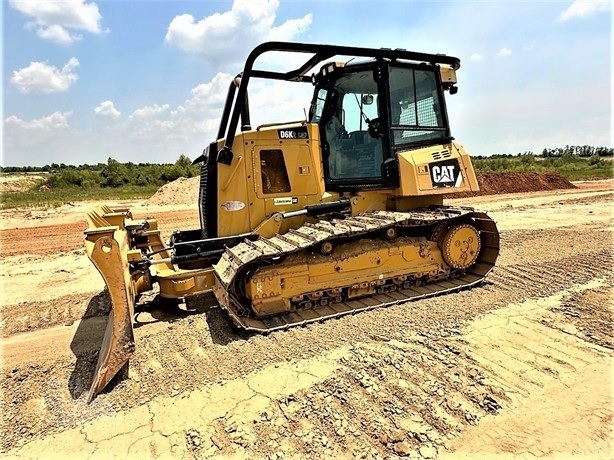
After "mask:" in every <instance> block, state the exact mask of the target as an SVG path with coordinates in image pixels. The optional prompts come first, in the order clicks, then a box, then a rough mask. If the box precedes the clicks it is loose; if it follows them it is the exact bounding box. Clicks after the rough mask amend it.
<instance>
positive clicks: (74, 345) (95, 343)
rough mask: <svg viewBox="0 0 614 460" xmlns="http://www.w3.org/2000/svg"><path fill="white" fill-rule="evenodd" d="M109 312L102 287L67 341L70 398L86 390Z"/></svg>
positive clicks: (91, 376) (89, 383)
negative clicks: (72, 360)
mask: <svg viewBox="0 0 614 460" xmlns="http://www.w3.org/2000/svg"><path fill="white" fill-rule="evenodd" d="M110 311H111V301H110V299H109V293H108V291H107V289H106V288H105V289H104V290H103V291H101V292H100V293H98V294H96V295H95V296H94V297H92V298H91V299H90V301H89V302H88V304H87V307H86V309H85V312H84V313H83V316H82V317H81V320H80V322H79V326H78V327H77V330H76V331H75V335H74V336H73V338H72V341H71V342H70V350H71V351H72V353H73V354H74V355H75V358H76V360H75V367H74V368H73V370H72V372H71V375H70V377H69V379H68V390H69V391H70V395H71V397H72V398H73V399H78V398H79V397H80V396H81V395H82V394H83V393H87V392H88V391H89V388H90V385H91V383H92V380H93V378H94V371H95V369H96V363H97V361H98V351H99V350H100V347H101V346H102V339H103V337H104V333H105V329H106V324H107V318H108V316H109V312H110Z"/></svg>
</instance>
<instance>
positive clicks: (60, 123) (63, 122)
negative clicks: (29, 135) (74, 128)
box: [4, 112, 72, 131]
mask: <svg viewBox="0 0 614 460" xmlns="http://www.w3.org/2000/svg"><path fill="white" fill-rule="evenodd" d="M71 114H72V112H53V113H52V114H51V115H47V116H46V117H42V118H37V119H35V120H31V121H27V120H22V119H21V118H19V117H17V116H15V115H11V116H10V117H8V118H5V120H4V122H5V123H6V124H7V125H13V126H15V127H18V128H21V129H24V130H38V131H50V130H53V129H63V128H70V125H69V124H68V117H70V115H71Z"/></svg>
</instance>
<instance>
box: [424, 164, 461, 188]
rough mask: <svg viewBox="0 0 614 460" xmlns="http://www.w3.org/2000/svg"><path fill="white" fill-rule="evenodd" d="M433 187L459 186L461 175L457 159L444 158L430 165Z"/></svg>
mask: <svg viewBox="0 0 614 460" xmlns="http://www.w3.org/2000/svg"><path fill="white" fill-rule="evenodd" d="M429 169H430V170H431V181H432V182H433V187H460V185H461V184H462V182H463V175H462V173H461V170H460V167H459V166H458V160H455V159H452V160H445V161H438V162H437V163H432V164H431V165H430V168H429Z"/></svg>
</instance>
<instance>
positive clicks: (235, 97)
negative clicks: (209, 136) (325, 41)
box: [216, 42, 460, 164]
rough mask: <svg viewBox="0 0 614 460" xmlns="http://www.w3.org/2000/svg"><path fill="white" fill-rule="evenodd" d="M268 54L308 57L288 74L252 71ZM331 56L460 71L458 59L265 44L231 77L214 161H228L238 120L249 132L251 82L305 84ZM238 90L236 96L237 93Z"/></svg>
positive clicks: (404, 52)
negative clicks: (260, 79) (399, 62)
mask: <svg viewBox="0 0 614 460" xmlns="http://www.w3.org/2000/svg"><path fill="white" fill-rule="evenodd" d="M271 51H278V52H288V53H311V54H313V56H311V57H310V58H309V59H308V60H307V61H305V63H304V64H303V65H301V66H300V67H298V68H297V69H294V70H291V71H288V72H275V71H270V70H260V69H254V63H255V62H256V59H257V58H258V57H260V56H261V55H263V54H264V53H268V52H271ZM334 56H354V57H365V58H373V59H388V60H391V61H396V60H407V61H414V62H417V63H420V62H425V63H429V64H447V65H450V66H451V67H452V68H454V69H458V68H459V67H460V59H459V58H456V57H453V56H446V55H445V54H430V53H421V52H415V51H407V50H405V49H394V50H393V49H388V48H379V49H378V48H362V47H354V46H337V45H320V44H312V43H289V42H266V43H262V44H261V45H258V46H257V47H256V48H254V49H253V50H252V52H251V53H250V54H249V56H248V57H247V60H246V61H245V66H244V68H243V72H241V73H240V74H239V75H237V76H236V77H235V79H234V80H233V81H232V83H231V84H230V87H229V89H228V95H227V97H226V103H225V105H224V111H223V112H222V118H221V120H220V126H219V129H218V133H217V139H218V140H219V139H225V142H224V146H223V147H222V148H221V149H220V151H219V152H218V153H217V158H216V160H217V161H218V162H220V163H223V164H230V163H231V161H232V156H233V154H232V144H233V142H234V137H235V132H236V130H237V125H238V123H239V118H241V130H249V129H251V125H250V113H249V101H248V97H247V87H248V85H249V80H250V79H251V78H263V79H269V80H284V81H295V82H303V83H309V82H311V81H312V79H311V76H308V75H307V73H308V72H309V71H310V70H312V69H313V68H314V67H316V66H317V65H319V64H321V63H323V62H324V61H327V60H330V59H331V58H333V57H334ZM237 88H238V92H237Z"/></svg>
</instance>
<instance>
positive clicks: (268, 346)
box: [0, 249, 612, 453]
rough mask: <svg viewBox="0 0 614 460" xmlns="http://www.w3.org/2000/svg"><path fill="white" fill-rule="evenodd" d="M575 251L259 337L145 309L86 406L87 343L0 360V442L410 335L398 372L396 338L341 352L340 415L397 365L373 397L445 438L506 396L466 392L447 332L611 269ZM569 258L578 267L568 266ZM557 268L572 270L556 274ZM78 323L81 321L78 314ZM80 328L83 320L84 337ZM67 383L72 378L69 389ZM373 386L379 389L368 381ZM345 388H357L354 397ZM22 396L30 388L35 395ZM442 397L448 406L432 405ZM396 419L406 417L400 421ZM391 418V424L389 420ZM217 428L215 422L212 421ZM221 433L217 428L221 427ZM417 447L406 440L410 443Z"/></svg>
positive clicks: (210, 315) (462, 366)
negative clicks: (147, 315) (128, 358)
mask: <svg viewBox="0 0 614 460" xmlns="http://www.w3.org/2000/svg"><path fill="white" fill-rule="evenodd" d="M572 252H573V251H572ZM573 254H574V255H572V256H569V255H568V257H562V258H560V259H559V261H558V262H552V261H545V262H544V263H536V262H531V263H530V264H525V265H522V264H514V265H512V266H508V265H506V264H505V263H503V264H502V266H500V267H498V268H497V269H496V270H495V272H494V273H493V276H492V277H490V278H489V279H491V281H490V282H487V283H486V284H485V285H484V286H483V287H480V288H477V289H473V290H468V291H461V292H458V293H455V294H451V295H447V296H442V297H438V298H433V299H425V300H421V301H417V302H413V303H408V304H404V305H399V306H394V307H390V308H387V309H381V310H375V311H372V312H368V313H363V314H361V315H357V316H354V317H348V318H340V319H337V320H333V321H328V322H324V323H322V324H314V325H311V326H309V327H305V328H298V329H292V330H289V331H285V332H276V333H272V334H270V335H268V336H257V335H251V334H246V333H243V332H238V331H235V330H233V329H231V327H230V325H229V321H228V319H227V317H226V316H225V315H224V314H223V312H221V311H219V310H217V309H215V310H209V311H207V312H205V314H202V315H194V316H186V315H176V316H174V317H173V316H172V315H168V313H167V318H166V319H160V318H163V316H158V318H156V315H159V313H158V312H155V311H154V312H152V313H151V314H152V317H151V320H152V321H153V323H152V324H150V325H147V326H145V327H139V328H137V329H136V341H137V353H136V354H135V356H134V359H133V360H132V362H131V374H130V379H129V380H124V381H122V382H120V383H119V384H118V385H117V386H115V388H114V389H112V391H111V392H110V393H105V394H102V395H100V396H99V397H98V399H97V400H96V402H95V403H94V404H92V405H90V406H87V405H85V401H84V397H85V395H84V393H86V391H87V389H88V386H89V384H90V381H91V373H92V371H93V368H94V366H95V362H96V359H97V351H96V350H95V349H90V350H80V351H78V352H77V356H76V359H77V362H76V363H75V361H74V359H72V358H71V357H70V356H58V357H57V359H56V360H54V361H50V362H45V363H42V364H41V363H32V362H30V363H28V362H24V363H21V364H20V363H13V364H12V365H11V366H10V368H7V367H3V369H2V380H1V387H0V388H1V389H2V393H3V395H7V396H6V401H5V407H6V408H7V410H6V411H5V412H4V413H3V420H2V422H3V423H2V424H3V430H4V431H5V433H6V435H5V437H4V440H3V441H2V444H0V445H1V446H2V447H3V448H4V449H7V448H8V446H10V445H15V443H18V442H19V443H23V442H25V441H26V440H27V439H29V438H33V437H40V436H41V434H42V433H45V432H48V431H54V430H57V429H59V428H61V427H66V426H75V425H78V424H79V423H81V422H82V421H83V420H85V419H90V418H94V417H97V416H100V415H101V414H103V413H106V412H108V411H121V410H126V409H128V408H131V407H135V406H136V405H140V404H144V403H146V402H147V401H150V400H151V399H153V398H155V397H157V396H160V395H168V396H174V395H177V394H180V393H181V392H183V391H185V390H186V389H192V388H201V387H202V386H203V382H209V384H210V383H216V382H217V383H220V382H223V381H227V380H232V379H237V378H241V377H242V376H244V375H247V374H250V373H252V372H254V371H257V370H258V369H261V368H262V367H263V366H270V365H274V364H275V363H279V362H285V361H292V360H296V359H310V358H314V357H317V356H319V355H322V354H325V353H328V352H330V351H331V350H334V349H336V348H337V347H339V346H340V344H344V343H355V342H356V341H361V342H364V341H369V340H372V341H374V342H376V343H377V342H380V341H384V342H391V343H393V344H395V343H396V342H394V341H395V340H396V341H399V342H402V343H405V344H409V347H410V348H409V349H408V350H406V351H405V352H404V354H403V353H401V354H402V355H404V358H403V361H402V362H399V363H397V364H398V365H399V366H400V369H397V367H395V364H394V362H393V361H391V363H390V364H389V365H385V366H384V365H383V364H382V363H385V359H389V358H390V356H391V355H392V354H396V355H399V353H400V351H399V346H396V348H395V346H391V349H390V350H388V351H387V352H386V353H387V354H386V353H384V354H383V355H382V356H379V355H378V356H377V357H376V358H375V359H374V363H375V364H373V363H372V362H371V361H365V362H362V361H360V360H359V359H360V358H359V357H357V358H356V359H358V360H359V361H352V360H350V361H349V362H348V363H347V365H348V366H349V367H350V368H351V369H354V370H353V371H352V372H349V373H348V375H347V376H346V377H335V382H337V381H340V382H342V385H345V386H346V387H347V390H345V391H343V392H344V393H345V394H346V395H347V398H346V399H347V400H348V401H347V403H348V404H350V406H349V409H348V411H349V412H347V413H348V414H352V410H353V411H355V412H356V413H363V414H364V417H365V419H367V418H368V417H366V414H367V413H368V412H364V411H366V410H367V406H365V401H367V402H368V401H370V399H369V398H367V397H366V396H364V395H363V394H362V393H361V392H359V391H358V389H359V387H360V388H362V389H363V390H361V391H367V390H366V389H367V388H370V387H373V385H370V384H369V382H375V383H377V382H378V379H380V377H381V376H380V377H378V375H379V374H377V373H378V372H379V370H384V371H385V373H386V374H387V375H396V374H395V372H399V374H398V378H396V379H397V380H399V381H407V382H409V385H410V386H409V387H407V388H403V384H399V383H398V382H397V383H396V384H395V385H397V386H399V385H400V386H399V388H397V386H395V387H391V391H392V390H394V391H392V393H394V394H396V395H397V396H395V398H399V399H398V400H394V399H392V400H390V401H389V400H388V399H382V400H380V399H377V400H376V402H377V404H378V405H381V407H382V409H381V410H382V411H384V408H385V407H388V406H390V407H391V408H396V409H395V410H401V408H403V407H406V408H407V407H408V408H411V410H412V411H413V412H415V413H413V412H412V413H409V412H407V414H405V413H403V414H396V415H403V416H404V417H405V418H409V420H410V421H412V420H414V421H415V419H417V418H421V420H423V421H424V422H425V423H426V424H427V425H428V426H430V427H432V428H431V429H430V431H433V430H434V431H433V433H435V432H436V433H438V434H437V436H438V438H433V439H430V438H428V436H427V434H428V431H429V430H426V431H427V433H426V434H425V433H422V434H424V436H426V437H427V438H428V439H429V443H430V444H428V445H427V447H428V448H430V449H436V447H437V446H439V444H437V442H436V439H441V442H443V443H445V439H443V436H442V434H443V433H447V432H454V430H457V429H458V426H457V425H459V424H460V426H463V425H465V424H469V423H474V422H477V420H479V419H480V418H482V417H483V416H484V415H485V414H486V413H490V412H492V411H493V410H494V409H493V408H496V407H499V406H500V405H501V404H503V402H502V401H504V400H505V398H504V395H503V394H502V393H501V392H500V391H499V390H498V389H497V388H499V387H500V386H499V387H495V386H493V387H492V389H488V391H487V392H486V393H485V394H486V395H487V396H488V398H486V397H482V396H480V395H481V393H480V394H474V393H473V392H472V391H473V390H471V389H467V388H468V387H469V386H468V383H467V382H469V380H467V379H471V381H473V380H475V379H476V376H477V375H479V373H478V374H476V375H473V374H474V373H475V372H473V371H471V369H470V367H471V366H472V365H474V361H475V360H474V361H471V360H469V361H467V360H468V359H469V354H468V353H467V352H463V353H465V354H462V353H457V351H452V350H456V349H458V348H459V347H460V345H459V343H455V342H454V340H452V339H453V338H454V337H457V336H459V334H460V329H461V327H462V325H463V324H465V323H466V322H468V321H470V320H472V319H473V318H475V317H476V316H477V315H480V314H483V313H485V312H488V311H490V310H492V309H493V308H498V307H503V306H506V305H508V303H509V302H515V301H521V300H523V299H525V298H539V297H543V296H547V295H551V294H552V293H554V292H558V291H561V290H565V289H567V288H568V287H569V286H570V285H571V284H578V283H580V284H581V283H587V282H589V281H590V280H591V279H593V278H594V277H595V276H601V277H604V276H609V274H610V273H609V269H608V267H611V265H612V254H611V253H610V252H609V251H608V250H605V249H602V250H596V251H594V252H590V253H581V254H577V253H575V252H573ZM569 267H577V268H576V269H575V270H574V271H573V272H572V273H569ZM523 271H526V272H528V273H530V274H531V276H529V277H526V276H517V277H516V280H517V281H516V282H515V283H514V284H515V286H514V288H513V289H510V288H509V283H508V282H507V281H506V280H507V277H508V276H509V275H508V274H511V273H516V274H518V273H522V272H523ZM565 273H568V274H569V276H564V274H565ZM533 279H540V280H541V282H540V283H534V282H532V280H533ZM82 324H84V325H85V326H86V325H87V322H84V323H82ZM85 326H84V327H85ZM87 333H88V331H87V328H86V327H85V329H84V330H83V331H81V335H83V334H87ZM73 340H76V338H75V339H73ZM421 341H422V342H424V343H421ZM416 344H419V345H420V347H422V348H420V349H419V350H416V349H415V348H411V347H417V346H418V345H416ZM425 344H428V346H426V345H425ZM434 344H436V345H434ZM371 345H372V343H371ZM450 345H452V348H450ZM369 346H370V345H369V343H367V344H366V345H364V346H362V345H361V346H359V347H358V348H357V350H358V351H357V352H356V353H363V352H364V353H367V352H366V351H364V350H368V347H369ZM403 346H405V345H400V347H401V348H402V347H403ZM429 346H435V348H434V349H433V350H434V351H432V352H429V351H428V349H424V348H425V347H426V348H428V347H429ZM365 347H366V348H365ZM455 347H456V348H455ZM361 350H362V351H361ZM378 353H379V352H378ZM357 356H358V355H357ZM386 356H388V358H386ZM390 359H392V358H390ZM395 359H396V358H395ZM352 362H354V364H352ZM420 362H425V363H426V364H425V365H427V369H421V368H420ZM475 362H477V361H475ZM451 363H452V364H453V365H454V366H456V367H458V372H457V373H456V374H458V375H459V376H461V377H458V376H457V378H458V379H460V380H459V381H457V380H455V379H452V376H453V375H455V373H454V372H450V369H452V367H449V366H450V365H451ZM372 364H373V365H372ZM352 366H354V367H352ZM369 366H371V367H369ZM416 366H418V367H416ZM359 368H360V369H363V371H361V372H360V375H361V376H358V373H359V372H358V371H357V369H359ZM482 368H483V366H478V371H479V372H482V371H481V369H482ZM393 369H396V371H394V370H393ZM446 369H447V370H446ZM344 379H345V380H344ZM416 379H417V380H416ZM395 381H396V380H395ZM439 381H441V382H443V383H441V384H439V383H438V382H439ZM66 382H69V385H68V386H67V385H66ZM169 382H170V384H169ZM331 385H332V383H331ZM378 385H379V384H378ZM318 388H319V387H318ZM326 388H327V387H321V388H319V389H316V390H317V391H318V392H320V393H321V392H322V391H324V390H325V389H326ZM331 388H332V387H331ZM440 390H441V391H443V392H444V393H445V394H448V393H450V392H452V393H453V392H457V393H459V394H458V398H459V401H457V402H454V401H452V402H450V407H452V408H450V407H448V406H446V407H448V408H447V409H444V412H445V413H446V414H448V415H444V414H443V413H442V414H440V413H439V411H440V409H441V406H437V405H436V404H434V403H432V402H431V399H430V398H427V397H426V395H430V396H432V393H433V391H434V392H435V394H437V395H439V393H440V392H441V391H440ZM374 392H375V393H376V394H377V393H378V392H377V391H376V390H374ZM414 392H418V393H417V394H419V395H421V396H420V397H418V396H415V395H414ZM354 393H355V394H357V395H359V396H357V397H356V400H355V401H354V402H353V403H352V402H351V401H353V399H352V398H354V396H352V395H353V394H354ZM385 393H386V395H387V396H386V398H390V396H389V395H390V394H391V392H389V391H386V392H385ZM367 394H369V393H368V392H367ZM454 394H456V393H454ZM28 395H38V396H37V397H36V398H33V397H32V396H28ZM331 397H335V396H331ZM377 398H383V396H378V397H377ZM412 398H413V399H412ZM489 398H492V399H493V400H494V401H495V402H492V401H491V399H489ZM502 398H503V399H502ZM374 401H375V400H374ZM467 401H469V402H471V404H469V402H467ZM372 402H373V401H372ZM440 402H441V401H440ZM457 403H458V404H460V405H458V404H457ZM351 404H355V405H356V407H354V408H353V409H352V406H351ZM441 404H448V403H446V402H441ZM421 405H423V406H424V407H426V408H428V414H427V413H426V412H424V413H423V412H421V410H420V407H421ZM323 407H324V406H323ZM438 407H439V409H438ZM459 408H463V409H462V410H461V409H459ZM323 410H325V409H323ZM344 410H346V409H344ZM386 410H388V409H386ZM404 410H406V409H404ZM458 410H460V412H458ZM361 411H362V412H361ZM390 411H392V409H390ZM316 412H317V411H316ZM393 412H394V411H392V412H390V413H393ZM466 414H469V415H466ZM429 417H430V418H429ZM463 417H464V421H463ZM391 420H392V419H391ZM453 422H454V423H453ZM314 423H315V422H314ZM318 423H324V422H318ZM327 423H328V422H327ZM331 423H332V422H331ZM387 423H388V422H387ZM390 423H392V422H390ZM399 423H401V422H399ZM402 423H407V424H409V423H410V422H409V421H407V420H406V421H405V422H402ZM420 423H423V422H420ZM325 426H327V425H323V428H324V427H325ZM390 426H396V425H395V424H394V423H393V424H392V425H390ZM352 427H355V428H356V429H357V430H358V431H359V432H366V433H369V437H367V438H366V439H370V440H371V441H369V446H371V447H369V446H367V445H364V446H362V445H361V446H360V447H361V448H362V447H365V448H366V447H369V448H374V447H373V445H374V444H373V443H375V440H378V442H380V443H381V440H379V434H380V432H381V429H380V428H378V426H377V423H376V422H375V421H369V422H368V426H362V425H361V426H354V425H352ZM218 428H219V430H222V427H221V426H220V427H218ZM323 428H322V429H323ZM225 429H226V428H224V430H225ZM263 429H264V428H263ZM420 429H423V428H420ZM225 432H226V431H225ZM221 433H222V432H221V431H220V435H221ZM226 433H228V432H226ZM386 436H389V438H387V439H390V440H391V441H390V442H389V443H384V445H386V446H387V445H388V444H391V449H393V450H394V449H397V450H398V449H405V446H397V444H398V441H394V439H397V438H398V437H399V436H397V435H395V434H394V433H388V434H386ZM335 439H336V438H335ZM420 439H422V438H420ZM337 441H338V442H339V443H341V440H340V439H339V440H337V439H336V441H335V443H332V444H335V445H336V443H337ZM321 442H325V441H323V440H322V441H321ZM328 442H329V443H330V442H331V441H330V440H329V441H328ZM424 442H426V441H424ZM433 443H434V444H433ZM339 445H343V444H342V443H341V444H339ZM378 445H379V444H378ZM395 446H397V447H395ZM412 446H413V447H412ZM417 446H418V445H416V446H414V445H413V444H412V445H410V446H409V447H410V448H414V447H417ZM420 446H423V444H420ZM377 448H378V449H380V448H381V447H377ZM395 452H396V450H395ZM426 452H431V451H430V450H429V451H426ZM397 453H398V452H397Z"/></svg>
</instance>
